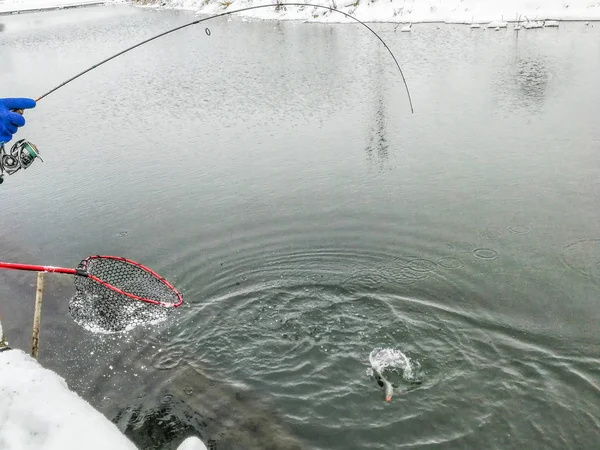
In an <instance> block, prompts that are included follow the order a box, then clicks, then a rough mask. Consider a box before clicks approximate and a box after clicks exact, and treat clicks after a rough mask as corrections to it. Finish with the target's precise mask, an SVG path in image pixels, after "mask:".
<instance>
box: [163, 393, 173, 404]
mask: <svg viewBox="0 0 600 450" xmlns="http://www.w3.org/2000/svg"><path fill="white" fill-rule="evenodd" d="M171 400H173V396H172V395H171V394H167V395H165V396H164V397H163V398H162V400H161V402H162V403H171Z"/></svg>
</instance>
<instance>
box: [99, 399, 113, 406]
mask: <svg viewBox="0 0 600 450" xmlns="http://www.w3.org/2000/svg"><path fill="white" fill-rule="evenodd" d="M110 405H112V400H111V399H110V398H108V397H104V398H103V399H102V400H101V401H100V408H106V407H108V406H110Z"/></svg>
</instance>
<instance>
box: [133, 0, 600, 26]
mask: <svg viewBox="0 0 600 450" xmlns="http://www.w3.org/2000/svg"><path fill="white" fill-rule="evenodd" d="M283 1H285V0H283ZM133 3H135V4H137V5H140V6H148V7H162V8H173V9H187V10H193V11H196V12H197V13H198V14H215V13H222V12H225V11H228V10H229V11H231V10H235V9H239V8H244V7H248V6H258V5H268V4H275V3H277V0H232V1H225V0H133ZM298 3H305V2H304V1H302V0H300V1H299V2H298ZM310 3H313V4H317V5H321V6H328V7H332V8H335V9H339V10H340V11H343V12H345V13H348V14H351V15H353V16H354V17H356V18H358V19H360V20H362V21H367V22H402V23H411V22H412V23H418V22H446V23H462V24H471V23H481V24H487V23H489V22H492V21H500V22H516V21H517V20H518V18H519V16H521V18H520V20H521V21H525V20H526V19H525V17H527V19H529V20H530V21H542V20H600V1H598V0H570V1H565V0H391V1H389V0H313V1H310ZM237 14H239V15H244V16H247V17H255V18H260V19H279V20H310V21H318V22H349V21H350V20H351V19H348V18H345V17H344V16H343V15H341V14H339V13H335V12H329V11H327V10H325V9H323V8H318V9H316V8H312V7H309V6H306V7H297V6H288V7H280V8H278V9H277V10H276V8H275V7H272V8H262V9H257V10H251V11H247V12H244V13H237Z"/></svg>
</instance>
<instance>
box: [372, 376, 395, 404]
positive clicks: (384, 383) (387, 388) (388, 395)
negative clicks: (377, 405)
mask: <svg viewBox="0 0 600 450" xmlns="http://www.w3.org/2000/svg"><path fill="white" fill-rule="evenodd" d="M373 374H374V375H375V380H376V381H377V384H378V385H379V387H380V388H382V389H383V391H384V393H385V401H386V402H390V401H391V400H392V395H393V394H394V388H393V386H392V383H390V382H389V381H388V380H386V378H385V377H384V376H383V375H382V374H381V372H380V371H379V370H377V369H373Z"/></svg>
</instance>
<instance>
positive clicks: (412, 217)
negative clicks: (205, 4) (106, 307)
mask: <svg viewBox="0 0 600 450" xmlns="http://www.w3.org/2000/svg"><path fill="white" fill-rule="evenodd" d="M190 20H193V19H192V16H191V15H190V14H189V13H183V12H180V13H178V12H168V11H160V12H158V11H151V10H139V9H133V8H129V7H110V8H109V7H106V8H104V7H103V8H91V9H86V10H71V11H59V12H48V13H43V14H27V15H22V16H14V17H12V16H11V17H3V18H2V20H1V21H2V23H4V24H5V27H4V31H3V32H2V34H0V38H1V39H0V55H2V66H3V67H2V72H1V73H0V84H1V85H2V87H3V92H4V94H3V95H5V96H9V95H10V96H17V95H19V96H20V95H24V96H31V97H36V96H38V95H40V94H42V93H43V92H46V91H47V90H49V89H51V88H52V87H54V86H55V85H57V84H59V83H60V82H62V81H63V80H64V79H66V78H68V77H70V76H72V75H73V74H75V73H77V72H78V71H81V70H83V69H85V68H86V67H88V66H89V65H92V64H95V63H96V62H98V61H99V60H100V59H102V58H104V57H107V56H109V55H111V54H112V53H115V52H117V51H119V50H121V49H123V48H124V47H126V46H128V45H131V44H133V43H136V42H138V41H141V40H143V39H145V38H147V37H149V36H151V35H153V34H155V33H158V32H161V31H164V30H167V29H168V28H170V27H174V26H177V25H180V24H183V23H185V22H187V21H190ZM207 26H208V27H209V28H210V30H211V34H210V36H208V35H207V34H206V33H205V30H204V28H205V27H204V26H200V27H190V28H187V29H185V30H182V31H180V32H179V33H176V34H173V35H170V36H169V37H166V38H164V39H161V40H157V41H154V42H153V43H152V44H150V45H147V46H144V47H141V48H139V49H136V50H135V51H133V52H130V53H128V54H126V55H124V56H122V57H120V58H119V59H117V60H115V61H112V62H110V63H108V64H106V65H104V66H102V67H100V68H98V69H97V70H95V71H92V72H90V73H89V74H87V75H86V76H84V77H82V78H80V79H79V80H77V81H75V82H73V83H71V84H69V85H68V86H66V87H64V88H62V89H61V90H59V91H57V92H56V93H54V94H52V95H51V96H49V97H47V98H45V99H43V100H42V101H41V102H40V103H39V105H38V107H37V108H36V109H35V110H33V111H31V112H28V113H27V119H28V125H27V127H26V128H25V129H23V130H22V131H20V132H19V137H27V138H29V139H30V140H32V141H33V142H35V143H36V144H37V145H38V147H39V148H40V150H41V152H42V156H43V157H44V161H45V162H44V163H39V162H36V163H35V165H34V166H32V168H31V169H28V171H27V172H24V173H19V174H17V175H14V176H12V177H9V178H7V179H6V181H5V183H4V184H3V185H2V186H1V190H0V193H1V195H2V214H1V216H0V225H1V229H2V231H1V232H0V236H1V239H2V241H1V242H2V248H3V249H4V255H5V256H4V257H3V258H4V259H7V260H14V261H18V262H23V263H36V264H50V265H57V266H59V265H62V266H66V267H74V266H75V265H77V263H78V262H79V261H80V260H81V259H83V258H85V257H86V256H88V255H90V254H97V253H104V254H117V255H119V256H125V257H128V258H131V259H134V260H137V261H140V262H142V263H143V264H146V265H148V266H149V267H151V268H153V269H155V270H156V271H158V272H159V273H160V274H161V275H163V276H165V277H167V278H168V279H169V280H171V281H173V282H174V283H175V285H176V286H177V287H178V288H179V289H181V290H182V291H183V293H184V298H185V301H186V303H185V306H184V307H182V308H181V309H179V310H178V311H177V313H176V314H175V315H174V316H173V317H172V319H171V320H170V321H168V322H165V323H163V324H162V325H160V326H157V327H153V328H150V329H145V330H138V331H134V332H132V333H130V334H128V335H127V337H114V336H112V337H111V336H96V335H92V334H90V333H87V332H85V331H84V330H81V329H80V328H79V327H77V325H75V324H73V323H72V321H71V319H70V318H69V316H68V301H69V298H70V296H71V295H72V285H71V282H70V280H69V279H68V277H66V278H65V277H58V276H47V277H46V279H47V280H48V281H47V283H48V284H49V288H48V290H49V292H48V294H47V297H46V300H45V305H44V306H45V309H44V322H43V326H44V332H43V335H42V346H43V347H42V351H41V353H42V354H41V360H42V361H43V363H44V364H46V365H47V366H49V367H51V368H54V369H55V370H57V371H58V372H59V373H60V374H61V375H63V376H64V377H65V379H66V380H67V381H68V382H69V384H70V385H71V386H72V387H73V388H74V389H75V390H76V391H77V392H79V393H80V394H81V395H83V396H84V397H85V398H87V399H89V400H90V401H91V402H92V404H94V406H96V407H98V408H99V409H100V410H101V411H103V413H105V414H106V415H107V417H109V418H110V419H111V420H113V421H115V422H116V423H118V425H119V427H120V428H121V429H122V430H124V431H126V432H127V433H128V435H130V436H131V437H132V438H133V439H134V440H135V442H136V443H138V445H139V446H140V448H148V449H150V448H157V449H172V448H175V446H176V444H178V443H179V442H180V441H181V440H182V433H183V434H185V433H190V432H195V433H200V434H201V435H202V437H203V438H204V439H205V441H207V442H208V441H209V440H211V445H212V446H213V447H214V448H217V449H223V448H245V449H249V448H266V447H267V446H268V445H274V448H279V449H282V448H288V447H286V445H288V444H289V445H290V447H289V448H296V447H293V444H291V443H292V442H301V443H302V444H301V446H302V447H301V448H310V449H333V450H335V449H350V448H352V449H354V448H356V449H389V448H445V449H447V448H502V449H512V448H514V449H517V448H522V447H525V448H544V449H551V448H556V449H565V448H578V449H593V448H596V446H597V442H598V440H599V439H600V423H599V421H598V417H599V416H600V395H599V394H600V379H599V370H598V363H599V352H598V341H599V339H600V328H599V327H598V325H597V321H598V317H600V307H599V306H598V296H599V294H600V284H599V282H598V280H599V276H600V235H599V233H598V226H597V224H598V222H599V220H600V208H599V206H600V203H599V201H598V195H597V194H598V188H599V181H598V179H599V178H598V169H599V165H598V162H597V161H598V159H597V157H596V154H597V151H598V148H599V146H600V128H599V127H598V121H597V114H596V111H597V105H598V103H599V101H600V95H599V94H598V91H597V89H596V87H597V74H598V73H599V70H600V57H599V55H600V40H599V39H598V34H599V33H600V27H592V26H585V25H584V24H583V23H565V24H561V27H560V28H559V29H543V30H530V31H522V32H519V33H518V34H517V33H515V32H514V31H513V30H511V29H510V28H509V29H507V30H501V31H499V32H493V31H484V30H471V29H469V28H468V27H463V26H446V25H444V26H442V25H435V24H430V25H419V26H414V27H413V32H412V33H410V34H408V33H396V32H394V26H395V25H394V24H375V25H373V28H374V29H375V30H376V31H378V32H379V33H381V35H382V37H383V39H385V40H386V42H387V43H388V45H389V46H390V48H391V49H392V51H393V52H394V53H395V54H396V56H397V58H398V60H399V62H400V64H401V65H402V67H403V70H404V72H405V75H406V78H407V81H408V83H409V87H410V89H411V93H412V97H413V101H414V106H415V114H410V108H409V105H408V100H407V97H406V93H405V91H404V86H403V84H402V79H401V77H400V75H399V73H398V72H397V70H396V68H395V65H394V63H393V60H392V59H391V58H390V57H389V54H387V52H386V51H385V49H384V48H383V46H382V45H381V44H380V43H379V41H378V40H377V39H376V38H375V37H374V36H372V35H371V34H370V33H369V32H368V31H367V30H365V29H364V28H362V27H360V26H354V25H322V24H302V23H296V22H294V23H288V22H282V23H276V22H271V21H266V22H261V21H250V22H247V21H242V20H241V19H240V18H233V20H231V21H228V20H227V18H223V19H218V20H214V21H211V22H208V24H207ZM0 275H2V280H3V285H2V288H0V293H1V294H2V298H1V302H0V307H1V308H2V309H1V311H2V315H3V319H4V321H5V322H6V324H5V328H7V333H8V334H9V337H11V336H12V338H11V340H12V341H13V343H15V344H19V345H20V346H21V347H27V346H28V345H29V341H28V339H29V338H28V334H27V330H28V329H29V327H30V324H31V312H30V311H31V310H32V308H33V287H32V286H30V283H32V282H33V281H34V280H35V276H34V275H32V274H28V275H24V274H20V273H10V274H8V273H3V274H0ZM377 347H389V348H395V349H399V350H401V351H402V352H403V353H404V354H406V355H407V356H408V357H409V358H411V359H412V360H413V361H415V362H418V363H419V364H420V366H421V369H422V376H423V379H422V383H421V384H419V385H411V384H410V383H407V384H406V385H403V386H402V387H401V389H400V392H397V393H396V394H395V397H394V399H393V401H392V402H390V403H385V402H384V401H383V399H382V393H381V391H380V390H379V389H378V387H377V384H376V383H375V382H374V381H373V380H372V379H370V378H369V377H368V376H367V374H366V369H367V368H368V366H369V359H368V357H369V354H370V352H371V351H372V350H373V349H374V348H377ZM246 390H249V391H250V392H251V393H252V394H251V397H248V398H247V397H243V398H242V397H240V396H241V395H246V394H242V393H243V392H246ZM199 393H201V394H199ZM247 395H250V394H247ZM240 398H242V399H240ZM263 402H264V403H265V404H266V405H267V406H264V408H263V406H261V407H260V408H259V407H258V406H257V405H259V404H260V405H262V404H263ZM261 408H262V409H261ZM250 416H252V418H251V419H244V417H250ZM150 433H154V435H152V436H150V435H149V434H150ZM235 442H237V444H236V443H235ZM284 442H285V443H284Z"/></svg>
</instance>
